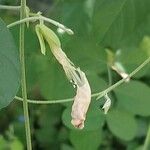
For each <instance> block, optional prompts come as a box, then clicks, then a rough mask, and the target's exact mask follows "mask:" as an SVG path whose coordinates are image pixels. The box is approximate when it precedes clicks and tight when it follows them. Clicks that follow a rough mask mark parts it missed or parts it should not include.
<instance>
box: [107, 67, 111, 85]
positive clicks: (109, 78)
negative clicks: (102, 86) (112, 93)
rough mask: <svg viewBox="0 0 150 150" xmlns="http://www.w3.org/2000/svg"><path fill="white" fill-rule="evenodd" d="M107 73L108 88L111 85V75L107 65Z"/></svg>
mask: <svg viewBox="0 0 150 150" xmlns="http://www.w3.org/2000/svg"><path fill="white" fill-rule="evenodd" d="M107 71H108V85H109V87H110V86H111V85H112V73H111V69H110V67H109V65H107Z"/></svg>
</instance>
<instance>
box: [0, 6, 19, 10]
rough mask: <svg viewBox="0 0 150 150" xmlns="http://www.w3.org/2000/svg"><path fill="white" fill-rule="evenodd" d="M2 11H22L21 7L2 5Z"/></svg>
mask: <svg viewBox="0 0 150 150" xmlns="http://www.w3.org/2000/svg"><path fill="white" fill-rule="evenodd" d="M0 9H7V10H20V6H7V5H0Z"/></svg>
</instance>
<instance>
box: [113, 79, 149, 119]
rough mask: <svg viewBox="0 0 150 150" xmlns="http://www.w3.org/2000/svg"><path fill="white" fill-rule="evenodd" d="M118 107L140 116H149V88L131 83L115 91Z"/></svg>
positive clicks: (136, 82) (141, 84)
mask: <svg viewBox="0 0 150 150" xmlns="http://www.w3.org/2000/svg"><path fill="white" fill-rule="evenodd" d="M115 93H116V96H117V98H118V105H119V106H120V107H123V108H125V109H126V110H128V111H130V112H132V113H133V114H136V115H140V116H149V115H150V110H149V106H150V101H149V97H150V88H149V87H148V86H147V85H145V84H143V83H142V82H139V81H131V82H130V83H128V84H125V85H122V86H120V87H119V88H117V89H116V90H115Z"/></svg>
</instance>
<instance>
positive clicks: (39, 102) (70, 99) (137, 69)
mask: <svg viewBox="0 0 150 150" xmlns="http://www.w3.org/2000/svg"><path fill="white" fill-rule="evenodd" d="M149 62H150V57H149V58H147V59H146V60H145V61H144V62H143V63H142V64H141V65H140V66H138V67H137V68H136V69H135V70H134V71H133V72H131V73H130V74H129V77H130V78H131V77H133V76H134V75H135V74H136V73H137V72H139V71H140V70H141V69H142V68H143V67H144V66H146V65H147V64H148V63H149ZM126 79H127V78H124V79H122V80H120V81H118V82H117V83H115V84H114V85H112V86H110V87H109V88H107V89H105V90H103V91H102V92H98V93H93V94H92V97H97V96H98V98H97V99H99V98H101V97H103V96H104V95H105V94H106V93H109V92H110V91H112V90H114V89H115V88H116V87H118V86H119V85H121V84H122V83H124V82H125V81H126ZM15 99H17V100H19V101H22V100H23V99H22V98H21V97H18V96H15ZM71 101H73V98H67V99H59V100H47V101H45V100H31V99H28V103H31V104H56V103H66V102H71Z"/></svg>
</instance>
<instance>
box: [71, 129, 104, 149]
mask: <svg viewBox="0 0 150 150" xmlns="http://www.w3.org/2000/svg"><path fill="white" fill-rule="evenodd" d="M101 140H102V139H101V129H99V130H96V131H82V130H81V131H76V130H71V132H70V141H71V143H72V144H73V145H74V147H75V150H97V149H98V147H99V145H100V143H101Z"/></svg>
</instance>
